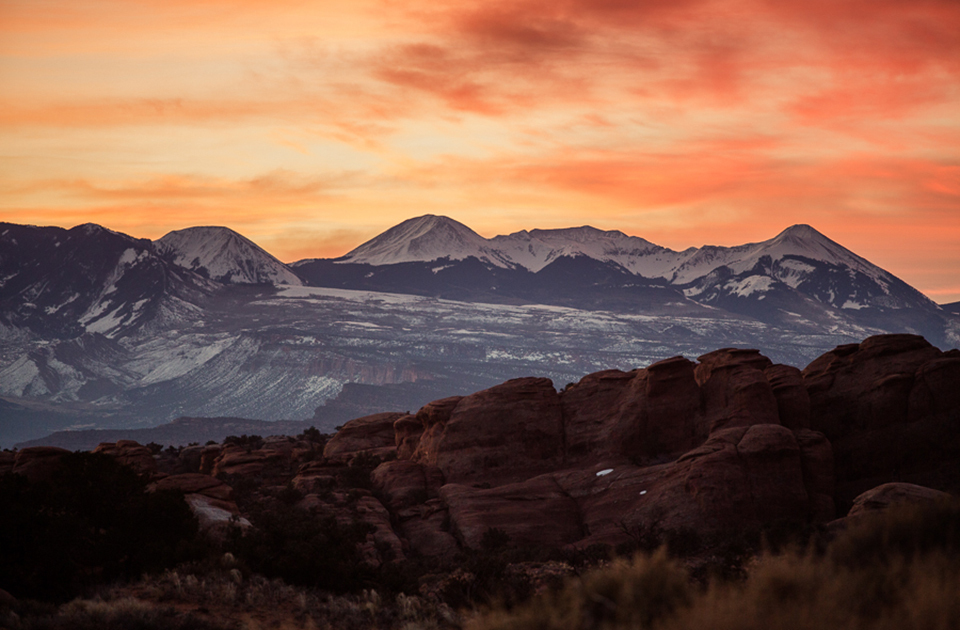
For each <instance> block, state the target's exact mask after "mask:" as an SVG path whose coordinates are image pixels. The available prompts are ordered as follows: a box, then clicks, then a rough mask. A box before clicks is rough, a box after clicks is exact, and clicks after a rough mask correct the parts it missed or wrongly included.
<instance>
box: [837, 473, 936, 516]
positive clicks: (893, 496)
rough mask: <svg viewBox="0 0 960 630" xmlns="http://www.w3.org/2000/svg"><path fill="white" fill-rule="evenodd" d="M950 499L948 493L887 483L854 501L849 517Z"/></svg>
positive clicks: (909, 484)
mask: <svg viewBox="0 0 960 630" xmlns="http://www.w3.org/2000/svg"><path fill="white" fill-rule="evenodd" d="M949 498H950V495H949V494H947V493H946V492H940V491H939V490H934V489H932V488H925V487H924V486H918V485H915V484H912V483H897V482H894V483H885V484H883V485H881V486H877V487H876V488H872V489H870V490H867V491H866V492H864V493H863V494H861V495H860V496H858V497H857V498H856V499H854V501H853V507H852V508H850V512H849V513H848V514H847V516H848V517H850V516H853V517H856V516H861V515H863V514H867V513H869V512H877V511H879V510H886V509H887V508H889V507H891V506H893V505H897V504H901V503H933V502H936V501H944V500H947V499H949Z"/></svg>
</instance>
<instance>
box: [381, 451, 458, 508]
mask: <svg viewBox="0 0 960 630" xmlns="http://www.w3.org/2000/svg"><path fill="white" fill-rule="evenodd" d="M370 479H371V481H373V485H374V487H375V488H376V489H377V490H379V491H380V492H381V493H383V496H384V497H386V500H387V504H388V505H389V506H390V508H391V509H393V510H394V511H396V510H402V509H404V508H407V507H410V506H412V505H417V504H420V503H424V502H426V501H427V499H428V498H431V497H435V496H436V494H437V491H438V490H439V489H440V486H442V485H443V474H442V473H441V472H440V469H439V468H436V467H434V466H425V465H423V464H419V463H417V462H412V461H410V460H406V459H398V460H394V461H392V462H385V463H383V464H380V465H379V466H377V467H376V468H375V469H374V470H373V472H372V473H371V474H370Z"/></svg>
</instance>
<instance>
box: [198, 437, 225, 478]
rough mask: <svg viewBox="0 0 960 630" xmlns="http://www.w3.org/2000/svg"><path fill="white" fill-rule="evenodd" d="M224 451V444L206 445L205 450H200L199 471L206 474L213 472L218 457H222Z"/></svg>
mask: <svg viewBox="0 0 960 630" xmlns="http://www.w3.org/2000/svg"><path fill="white" fill-rule="evenodd" d="M222 451H223V445H222V444H211V445H209V446H204V447H203V450H202V451H200V470H199V471H198V472H200V473H202V474H204V475H211V474H213V469H214V467H216V465H217V458H218V457H220V453H221V452H222Z"/></svg>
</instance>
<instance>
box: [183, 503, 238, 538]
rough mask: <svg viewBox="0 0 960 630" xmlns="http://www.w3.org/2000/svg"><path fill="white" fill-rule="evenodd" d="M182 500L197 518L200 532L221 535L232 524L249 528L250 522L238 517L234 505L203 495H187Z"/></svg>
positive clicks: (235, 505)
mask: <svg viewBox="0 0 960 630" xmlns="http://www.w3.org/2000/svg"><path fill="white" fill-rule="evenodd" d="M183 498H184V500H185V501H186V502H187V505H189V506H190V509H191V510H192V511H193V513H194V515H195V516H196V517H197V521H198V522H199V524H200V529H201V530H204V531H207V532H211V533H214V534H223V533H224V531H225V530H226V528H227V527H229V526H230V525H231V524H233V523H236V524H237V525H239V526H240V527H243V528H246V527H250V521H248V520H247V519H245V518H243V517H242V516H240V510H238V509H237V504H236V503H233V502H231V501H223V500H220V499H213V498H211V497H208V496H206V495H203V494H188V495H185V496H184V497H183Z"/></svg>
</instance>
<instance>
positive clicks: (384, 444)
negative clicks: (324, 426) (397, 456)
mask: <svg viewBox="0 0 960 630" xmlns="http://www.w3.org/2000/svg"><path fill="white" fill-rule="evenodd" d="M403 416H404V414H402V413H376V414H373V415H371V416H364V417H363V418H357V419H356V420H351V421H350V422H347V423H346V424H344V425H343V428H341V429H340V430H339V431H337V433H336V435H334V436H333V437H332V438H331V439H330V441H329V442H327V444H326V446H325V447H324V449H323V456H324V457H325V458H326V459H329V460H335V461H341V462H343V463H346V462H348V461H349V460H351V459H353V458H354V457H356V456H357V455H359V454H361V453H364V454H370V455H378V456H381V457H382V456H384V455H386V454H387V453H390V452H396V443H397V441H396V434H395V432H394V429H393V423H394V422H396V421H397V420H398V419H400V418H401V417H403Z"/></svg>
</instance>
